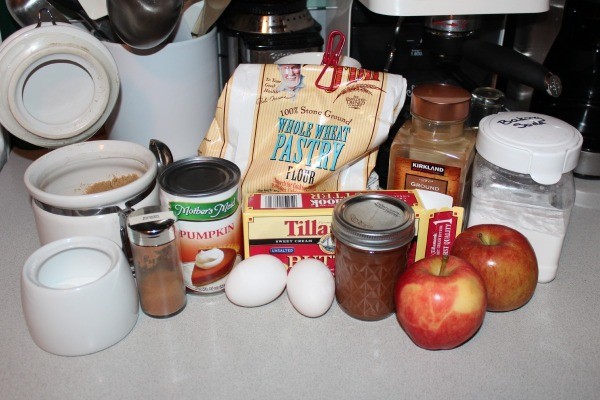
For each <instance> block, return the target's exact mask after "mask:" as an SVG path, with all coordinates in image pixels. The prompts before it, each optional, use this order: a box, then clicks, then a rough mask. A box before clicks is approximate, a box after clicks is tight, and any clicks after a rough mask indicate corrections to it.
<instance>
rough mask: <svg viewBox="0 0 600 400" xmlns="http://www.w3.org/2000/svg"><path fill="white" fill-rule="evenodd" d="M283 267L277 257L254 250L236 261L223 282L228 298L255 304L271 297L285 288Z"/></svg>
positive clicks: (240, 302)
mask: <svg viewBox="0 0 600 400" xmlns="http://www.w3.org/2000/svg"><path fill="white" fill-rule="evenodd" d="M286 280H287V268H286V266H285V264H283V263H282V262H281V261H280V260H279V259H278V258H277V257H275V256H271V255H269V254H258V255H255V256H251V257H248V258H246V259H245V260H243V261H241V262H239V263H238V264H237V265H236V266H235V267H234V268H233V270H232V271H231V272H230V273H229V276H228V277H227V281H226V282H225V294H226V295H227V298H228V299H229V301H231V302H232V303H233V304H237V305H238V306H242V307H258V306H262V305H264V304H267V303H270V302H272V301H273V300H275V299H276V298H277V297H279V295H280V294H281V293H282V292H283V290H284V289H285V284H286Z"/></svg>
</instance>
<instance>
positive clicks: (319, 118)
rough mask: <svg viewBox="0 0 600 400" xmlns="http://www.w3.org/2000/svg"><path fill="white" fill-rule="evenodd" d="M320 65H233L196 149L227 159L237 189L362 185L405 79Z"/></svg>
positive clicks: (325, 188) (324, 188) (360, 187)
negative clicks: (236, 174) (237, 175)
mask: <svg viewBox="0 0 600 400" xmlns="http://www.w3.org/2000/svg"><path fill="white" fill-rule="evenodd" d="M323 69H324V66H323V65H300V64H282V65H275V64H241V65H239V66H238V67H237V69H236V70H235V73H234V75H233V76H232V77H231V79H230V80H229V82H228V83H227V85H226V86H225V88H224V89H223V93H222V94H221V97H220V98H219V101H218V104H217V109H216V113H215V118H214V120H213V122H212V124H211V127H210V129H209V131H208V133H207V134H206V137H205V138H204V140H203V141H202V143H201V144H200V147H199V149H198V153H199V154H200V155H202V156H213V157H221V158H225V159H227V160H230V161H233V162H234V163H235V164H236V165H237V166H238V167H239V168H240V170H241V171H242V180H241V190H242V193H243V194H247V193H256V192H297V191H333V190H363V189H366V188H367V183H368V180H369V176H370V175H371V172H372V171H373V168H374V166H375V159H376V155H377V154H376V152H377V148H378V146H379V145H380V144H382V143H383V142H384V141H385V139H386V138H387V135H388V132H389V129H390V126H391V125H392V124H393V123H394V121H395V119H396V117H397V116H398V113H399V112H400V109H401V108H402V106H403V104H404V101H405V98H406V80H405V79H404V78H403V77H402V76H400V75H394V74H388V73H384V72H375V71H368V70H364V69H359V68H353V67H344V66H337V67H327V68H326V70H325V71H324V70H323ZM322 72H323V75H322V76H320V74H321V73H322ZM369 186H370V185H369Z"/></svg>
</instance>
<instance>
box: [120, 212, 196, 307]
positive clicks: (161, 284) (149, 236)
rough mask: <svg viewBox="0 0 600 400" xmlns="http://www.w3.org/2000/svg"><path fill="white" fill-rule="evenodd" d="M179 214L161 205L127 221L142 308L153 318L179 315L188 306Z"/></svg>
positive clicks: (134, 215) (130, 217)
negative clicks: (177, 233)
mask: <svg viewBox="0 0 600 400" xmlns="http://www.w3.org/2000/svg"><path fill="white" fill-rule="evenodd" d="M175 222H176V219H175V215H174V214H173V212H172V211H162V210H161V208H160V207H159V206H149V207H142V208H139V209H137V210H136V211H134V212H132V213H131V214H130V215H129V217H128V218H127V234H128V236H129V241H130V242H131V253H132V256H133V264H134V268H135V276H136V281H137V287H138V293H139V295H140V305H141V307H142V310H143V311H144V312H145V313H146V314H147V315H149V316H151V317H157V318H163V317H169V316H172V315H175V314H177V313H178V312H179V311H181V310H182V309H183V308H184V307H185V305H186V295H185V292H186V289H185V284H184V281H183V272H182V269H181V260H180V257H179V247H178V243H177V236H176V229H175Z"/></svg>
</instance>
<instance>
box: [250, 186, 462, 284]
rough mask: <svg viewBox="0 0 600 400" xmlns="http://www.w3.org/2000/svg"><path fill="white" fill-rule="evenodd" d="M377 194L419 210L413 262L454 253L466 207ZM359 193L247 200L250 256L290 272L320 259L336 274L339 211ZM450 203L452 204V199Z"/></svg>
mask: <svg viewBox="0 0 600 400" xmlns="http://www.w3.org/2000/svg"><path fill="white" fill-rule="evenodd" d="M376 192H377V193H382V194H386V195H388V196H393V197H396V198H398V199H400V200H402V201H404V202H406V203H407V204H409V205H410V206H412V208H413V210H414V211H415V217H416V219H415V224H416V227H415V228H416V235H415V238H414V239H413V243H412V245H411V247H410V250H409V263H412V262H414V261H416V260H419V259H421V258H423V257H425V256H428V255H433V254H438V255H439V254H448V252H449V251H450V246H451V245H452V243H453V242H454V238H455V237H456V236H457V235H458V234H459V233H460V232H461V229H462V225H463V214H464V210H463V208H462V207H442V208H439V209H438V208H435V209H428V208H425V206H426V204H425V203H424V202H423V200H422V197H428V194H427V195H425V196H424V193H423V191H419V190H379V191H376ZM358 193H365V192H364V191H349V192H304V193H252V194H249V195H247V196H246V197H245V198H244V208H243V212H242V214H243V226H244V256H245V257H246V258H247V257H250V256H253V255H256V254H271V255H273V256H276V257H277V258H279V259H280V260H281V261H282V262H283V263H284V264H286V265H287V266H288V268H289V267H292V266H293V265H294V264H295V263H297V262H298V261H300V260H301V259H303V258H316V259H318V260H321V261H322V262H323V263H325V264H326V265H327V266H328V267H329V268H330V269H331V271H332V272H334V273H335V254H334V253H335V244H334V239H333V237H332V235H331V218H332V213H333V208H334V207H335V205H336V204H337V203H338V202H339V201H340V200H342V199H344V198H346V197H349V196H354V195H356V194H358ZM436 195H437V196H440V195H439V194H436ZM446 197H449V196H446ZM438 198H439V197H438ZM449 200H450V203H449V204H451V201H452V199H451V198H449ZM430 203H431V202H430Z"/></svg>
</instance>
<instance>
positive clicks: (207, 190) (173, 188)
mask: <svg viewBox="0 0 600 400" xmlns="http://www.w3.org/2000/svg"><path fill="white" fill-rule="evenodd" d="M240 176H241V172H240V169H239V168H238V166H237V165H235V164H234V163H233V162H231V161H229V160H225V159H224V158H218V157H191V158H185V159H183V160H179V161H176V162H174V163H172V164H169V165H168V166H167V167H166V168H165V169H164V170H163V171H162V172H161V174H160V176H159V177H158V184H159V185H160V188H161V189H162V190H164V191H165V192H167V193H169V194H172V195H176V196H182V197H205V196H214V195H216V194H220V193H224V192H226V191H228V190H230V189H232V188H234V187H236V186H237V185H238V183H239V181H240Z"/></svg>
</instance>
